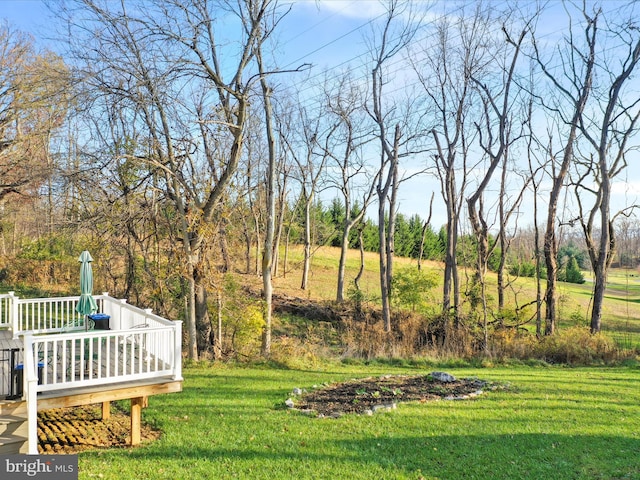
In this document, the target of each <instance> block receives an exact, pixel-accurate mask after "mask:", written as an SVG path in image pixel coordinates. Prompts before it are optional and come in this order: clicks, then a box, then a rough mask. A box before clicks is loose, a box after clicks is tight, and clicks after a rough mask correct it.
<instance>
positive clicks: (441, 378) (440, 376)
mask: <svg viewBox="0 0 640 480" xmlns="http://www.w3.org/2000/svg"><path fill="white" fill-rule="evenodd" d="M430 375H431V377H432V378H433V379H434V380H437V381H438V382H442V383H453V382H455V381H456V377H454V376H453V375H451V374H449V373H447V372H431V373H430Z"/></svg>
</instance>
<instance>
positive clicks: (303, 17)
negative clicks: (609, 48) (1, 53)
mask: <svg viewBox="0 0 640 480" xmlns="http://www.w3.org/2000/svg"><path fill="white" fill-rule="evenodd" d="M496 1H497V0H496ZM530 3H531V2H521V4H523V5H528V4H530ZM617 3H619V2H617V1H615V0H609V1H608V2H605V5H606V6H607V7H608V8H615V5H616V4H617ZM55 4H56V2H55V0H54V1H53V2H51V5H52V6H54V7H55ZM463 4H465V2H462V1H458V0H440V1H436V2H435V3H434V2H430V3H428V2H426V1H425V2H422V3H419V7H418V10H420V9H422V10H423V11H422V12H418V13H422V14H425V15H427V19H433V18H435V17H438V16H440V15H443V14H444V13H449V14H450V15H451V14H455V13H456V12H457V11H459V8H460V7H461V6H462V5H463ZM429 5H430V8H428V9H427V8H426V7H427V6H429ZM551 5H552V8H551V9H550V10H549V13H548V14H547V16H546V17H545V18H544V20H543V21H542V22H540V24H539V28H540V29H541V33H542V36H541V38H542V41H543V42H544V41H548V42H549V43H550V44H552V43H554V41H555V40H557V39H558V37H559V36H561V35H562V34H564V33H565V29H566V18H565V16H564V14H563V12H562V11H561V9H562V4H561V3H560V2H557V1H552V2H551ZM466 6H467V7H468V6H469V2H466ZM383 14H384V9H383V7H382V6H381V4H380V2H379V1H377V0H296V1H295V2H294V4H293V8H292V10H291V12H290V13H289V14H288V15H287V17H285V20H284V21H283V23H282V25H281V29H280V34H279V37H278V45H279V47H278V48H279V51H278V55H279V56H281V58H284V59H287V61H288V63H287V62H285V64H284V65H282V67H283V68H295V67H297V66H299V65H300V64H302V63H308V64H311V65H313V67H312V71H311V75H320V72H322V70H323V69H325V68H326V69H332V70H333V71H335V70H336V69H347V68H352V67H353V66H355V67H354V68H360V67H362V66H363V65H364V62H365V61H366V60H367V58H368V56H367V54H366V51H367V45H366V38H367V34H369V33H370V32H371V28H372V26H373V25H375V22H376V20H378V19H379V18H380V17H381V16H382V15H383ZM0 18H5V19H6V20H7V21H8V22H9V23H10V24H11V25H13V26H14V27H15V28H17V29H19V30H22V31H25V32H28V33H31V34H32V35H33V36H34V38H35V39H36V41H37V42H38V43H39V44H40V45H42V46H46V47H48V48H50V49H52V50H54V51H55V50H57V49H58V47H59V45H56V43H55V42H53V41H52V40H50V39H51V38H52V37H53V23H54V21H53V20H52V17H51V16H50V14H49V11H48V9H47V7H46V6H45V4H44V2H43V1H42V0H0ZM423 162H424V160H421V159H415V160H414V162H413V164H410V165H407V167H406V168H407V169H406V171H405V174H406V175H409V174H410V173H411V172H412V171H416V170H419V169H421V168H422V167H423V165H424V163H423ZM624 179H625V180H626V181H624V182H622V181H619V182H617V183H616V184H614V198H613V201H614V205H628V204H630V203H640V169H638V168H636V167H633V166H632V167H631V168H630V169H628V171H627V173H626V174H625V175H624ZM432 192H435V197H436V202H438V199H439V198H441V195H440V187H439V183H438V181H437V180H436V179H435V178H433V177H424V176H421V177H420V178H416V179H412V180H409V181H407V182H406V183H404V184H403V185H402V187H401V190H400V197H399V200H400V211H401V212H402V213H404V214H405V215H407V216H410V215H413V214H418V215H420V216H421V217H422V218H423V219H426V217H427V215H428V205H429V198H430V196H431V193H432ZM543 208H544V207H543ZM370 215H372V216H375V213H374V212H373V211H371V214H370ZM445 221H446V217H445V215H444V208H443V207H442V204H441V203H437V204H436V208H435V210H434V217H433V221H432V224H433V226H434V228H436V229H437V228H439V226H440V225H442V224H444V222H445ZM525 221H526V219H525Z"/></svg>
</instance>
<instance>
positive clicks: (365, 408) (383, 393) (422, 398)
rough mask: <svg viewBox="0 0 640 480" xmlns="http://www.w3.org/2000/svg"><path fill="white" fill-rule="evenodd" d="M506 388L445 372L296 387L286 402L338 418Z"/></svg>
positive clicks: (465, 397)
mask: <svg viewBox="0 0 640 480" xmlns="http://www.w3.org/2000/svg"><path fill="white" fill-rule="evenodd" d="M506 388H508V386H507V385H502V384H496V383H491V382H487V381H484V380H479V379H477V378H464V379H456V378H455V377H453V376H452V375H449V374H447V373H444V372H433V373H430V374H428V375H418V376H415V375H414V376H407V375H384V376H381V377H370V378H365V379H358V380H351V381H347V382H342V383H337V384H332V385H325V386H321V387H317V386H314V390H312V391H310V392H303V391H301V390H299V389H294V391H293V396H292V397H291V398H289V399H287V401H286V402H285V404H286V405H287V406H288V407H289V408H295V409H297V410H300V411H303V412H305V413H308V414H313V415H316V416H318V417H333V418H337V417H340V416H342V415H344V414H349V413H356V414H364V415H371V414H373V413H376V412H378V411H388V410H392V409H395V408H396V405H397V403H399V402H410V401H418V402H428V401H434V400H466V399H470V398H473V397H476V396H478V395H481V394H483V393H484V392H485V391H486V390H498V389H506Z"/></svg>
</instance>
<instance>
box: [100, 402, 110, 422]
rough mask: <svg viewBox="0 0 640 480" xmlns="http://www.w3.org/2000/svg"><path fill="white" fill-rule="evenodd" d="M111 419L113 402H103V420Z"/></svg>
mask: <svg viewBox="0 0 640 480" xmlns="http://www.w3.org/2000/svg"><path fill="white" fill-rule="evenodd" d="M109 418H111V402H102V420H108V419H109Z"/></svg>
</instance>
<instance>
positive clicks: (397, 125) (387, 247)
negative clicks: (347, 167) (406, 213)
mask: <svg viewBox="0 0 640 480" xmlns="http://www.w3.org/2000/svg"><path fill="white" fill-rule="evenodd" d="M386 8H387V12H386V16H385V18H384V21H383V23H382V27H381V29H380V31H379V32H377V34H376V38H374V39H373V45H372V47H371V49H370V51H371V54H372V55H373V68H372V70H371V99H370V102H369V105H368V106H367V111H368V113H369V115H370V116H371V118H372V120H373V122H374V125H375V128H376V130H377V131H376V138H377V141H379V142H380V150H379V155H380V164H379V167H378V173H377V174H376V177H377V183H376V195H377V201H378V240H379V265H380V267H379V268H380V295H381V299H382V318H383V322H384V328H385V331H386V332H390V331H391V302H390V299H391V281H392V277H393V256H394V245H393V244H394V236H395V219H396V215H397V213H398V212H397V208H398V204H397V195H398V188H399V185H400V181H401V178H400V172H399V163H400V157H401V156H402V155H403V154H406V150H407V148H408V145H410V144H411V142H412V141H414V140H415V138H414V136H413V135H412V134H411V133H410V132H409V131H407V130H411V129H413V127H414V125H415V124H414V123H413V122H410V121H409V117H410V113H411V112H412V110H413V108H412V106H407V107H406V108H405V111H404V112H403V111H400V109H398V108H396V102H397V101H398V99H397V98H395V99H392V98H391V96H390V95H389V94H386V95H385V86H387V87H388V85H389V83H390V79H389V76H388V75H389V70H388V68H389V63H390V62H391V61H392V60H393V59H394V58H396V57H397V56H399V55H400V54H401V52H402V51H403V50H404V49H405V48H406V47H407V45H409V43H410V42H411V41H412V39H413V38H414V37H415V35H416V32H417V22H414V21H409V22H407V21H404V19H405V18H413V15H412V10H411V4H410V3H403V2H400V1H398V0H391V1H389V2H388V3H387V4H386ZM403 128H405V131H404V132H403Z"/></svg>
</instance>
